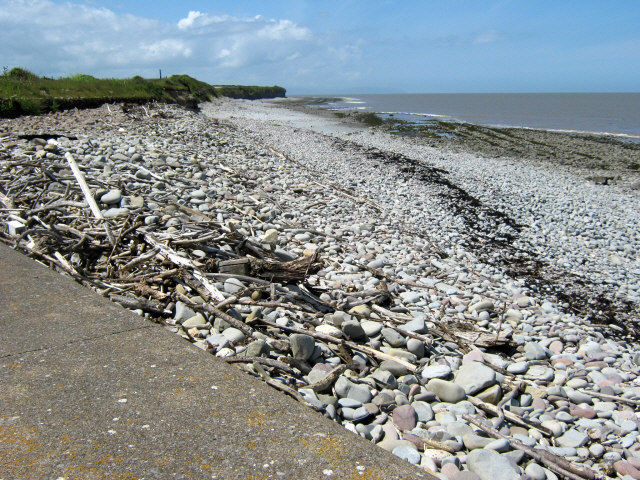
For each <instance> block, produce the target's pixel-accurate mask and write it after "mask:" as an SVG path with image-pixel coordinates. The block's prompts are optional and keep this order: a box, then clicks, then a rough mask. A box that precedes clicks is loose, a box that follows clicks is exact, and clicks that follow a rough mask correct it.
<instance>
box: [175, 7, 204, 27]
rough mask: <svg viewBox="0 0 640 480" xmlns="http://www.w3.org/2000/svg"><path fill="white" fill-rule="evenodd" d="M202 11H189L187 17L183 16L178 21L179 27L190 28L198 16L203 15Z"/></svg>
mask: <svg viewBox="0 0 640 480" xmlns="http://www.w3.org/2000/svg"><path fill="white" fill-rule="evenodd" d="M201 16H202V13H200V12H194V11H193V10H192V11H190V12H189V15H187V18H183V19H182V20H180V21H179V22H178V28H179V29H181V30H184V29H185V28H189V27H191V26H192V25H193V22H195V21H196V19H197V18H198V17H201Z"/></svg>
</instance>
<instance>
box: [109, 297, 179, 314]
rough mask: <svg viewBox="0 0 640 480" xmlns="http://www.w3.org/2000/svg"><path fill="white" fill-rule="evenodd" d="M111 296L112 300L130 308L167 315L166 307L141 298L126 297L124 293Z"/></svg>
mask: <svg viewBox="0 0 640 480" xmlns="http://www.w3.org/2000/svg"><path fill="white" fill-rule="evenodd" d="M109 298H110V299H111V301H113V302H116V303H119V304H120V305H122V306H123V307H125V308H128V309H130V310H137V309H140V310H143V311H145V312H149V313H153V314H154V315H166V313H167V312H165V310H164V308H161V307H160V306H159V305H156V304H155V303H153V302H150V301H148V300H144V299H141V298H132V297H125V296H124V295H111V296H110V297H109Z"/></svg>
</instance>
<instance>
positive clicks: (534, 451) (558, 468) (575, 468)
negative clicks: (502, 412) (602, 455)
mask: <svg viewBox="0 0 640 480" xmlns="http://www.w3.org/2000/svg"><path fill="white" fill-rule="evenodd" d="M462 418H464V419H465V420H466V421H467V422H470V423H473V424H474V425H476V426H477V427H478V428H480V429H481V430H483V431H484V432H486V433H487V434H488V435H490V436H491V437H493V438H504V439H506V440H507V441H508V442H509V444H510V445H511V446H512V447H513V448H516V449H518V450H522V451H523V452H524V453H526V454H527V455H529V456H530V457H531V458H533V459H534V460H535V461H536V462H538V463H543V464H545V465H546V466H547V467H549V468H550V469H551V470H553V471H555V472H556V473H559V474H560V475H563V476H565V477H567V478H569V479H571V480H584V479H588V480H608V479H609V477H607V476H605V475H602V474H600V473H597V472H595V471H594V470H591V469H590V468H587V467H584V466H580V465H576V464H575V463H572V462H569V461H568V460H566V459H564V458H563V457H560V456H558V455H555V454H553V453H551V452H549V451H548V450H542V449H540V448H533V447H528V446H526V445H525V444H524V443H522V442H521V441H519V440H516V439H515V438H510V437H506V436H505V435H502V434H501V433H500V432H498V431H497V430H495V429H493V428H491V427H488V426H487V425H485V424H484V423H482V422H480V421H479V420H478V419H477V418H475V417H472V416H471V415H467V414H466V413H465V414H463V415H462Z"/></svg>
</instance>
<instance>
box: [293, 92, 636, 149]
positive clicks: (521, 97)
mask: <svg viewBox="0 0 640 480" xmlns="http://www.w3.org/2000/svg"><path fill="white" fill-rule="evenodd" d="M292 98H293V97H292ZM310 98H322V97H314V96H310ZM325 98H326V100H327V101H326V102H324V103H323V104H322V106H323V107H325V108H329V109H335V110H353V109H355V110H360V111H364V112H373V113H376V114H379V115H381V116H383V117H389V116H393V117H394V118H396V119H398V120H404V121H407V122H411V123H418V124H419V123H426V122H429V121H431V120H433V119H436V120H443V121H458V122H468V123H472V124H478V125H483V126H487V127H498V128H509V127H516V128H533V129H536V130H540V129H542V130H548V131H551V132H561V133H581V134H595V135H611V136H616V137H620V138H629V139H634V140H640V93H504V94H502V93H488V94H484V93H483V94H476V93H462V94H457V93H456V94H448V93H443V94H366V95H344V96H335V97H331V98H328V97H325Z"/></svg>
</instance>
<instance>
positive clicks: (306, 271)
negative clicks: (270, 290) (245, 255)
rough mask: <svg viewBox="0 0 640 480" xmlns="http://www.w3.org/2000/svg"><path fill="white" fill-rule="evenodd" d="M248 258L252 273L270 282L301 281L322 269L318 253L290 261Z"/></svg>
mask: <svg viewBox="0 0 640 480" xmlns="http://www.w3.org/2000/svg"><path fill="white" fill-rule="evenodd" d="M248 260H249V265H250V267H249V270H250V272H251V274H252V275H254V276H256V277H259V278H264V279H267V280H269V281H270V282H285V283H295V282H300V281H302V280H304V279H305V278H306V277H307V276H309V275H310V274H312V273H316V272H317V271H318V270H320V266H321V264H320V262H319V259H318V255H317V254H313V255H310V256H308V257H301V258H298V259H296V260H291V261H289V262H277V261H273V260H261V259H258V258H249V259H248Z"/></svg>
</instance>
